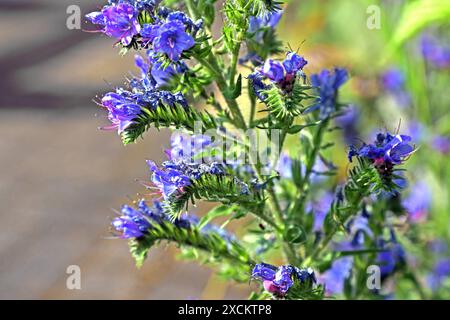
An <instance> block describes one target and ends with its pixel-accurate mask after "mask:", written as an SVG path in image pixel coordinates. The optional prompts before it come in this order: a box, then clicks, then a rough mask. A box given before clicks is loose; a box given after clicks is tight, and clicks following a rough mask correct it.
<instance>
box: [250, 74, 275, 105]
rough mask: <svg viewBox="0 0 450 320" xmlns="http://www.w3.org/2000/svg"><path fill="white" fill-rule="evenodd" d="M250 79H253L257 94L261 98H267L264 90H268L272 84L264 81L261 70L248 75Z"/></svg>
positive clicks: (252, 82)
mask: <svg viewBox="0 0 450 320" xmlns="http://www.w3.org/2000/svg"><path fill="white" fill-rule="evenodd" d="M248 79H249V80H250V81H251V85H252V89H253V92H254V93H255V96H256V97H257V98H258V99H259V100H261V101H264V100H265V99H266V94H265V93H264V91H265V90H268V89H269V88H270V86H268V85H267V84H265V83H264V77H263V75H262V74H261V73H259V72H254V73H252V74H250V75H249V76H248Z"/></svg>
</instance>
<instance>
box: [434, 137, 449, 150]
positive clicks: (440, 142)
mask: <svg viewBox="0 0 450 320" xmlns="http://www.w3.org/2000/svg"><path fill="white" fill-rule="evenodd" d="M431 146H432V147H433V148H434V149H435V150H437V151H438V152H440V153H442V154H444V155H446V154H448V153H450V137H447V136H441V135H437V136H435V137H434V138H433V140H432V142H431Z"/></svg>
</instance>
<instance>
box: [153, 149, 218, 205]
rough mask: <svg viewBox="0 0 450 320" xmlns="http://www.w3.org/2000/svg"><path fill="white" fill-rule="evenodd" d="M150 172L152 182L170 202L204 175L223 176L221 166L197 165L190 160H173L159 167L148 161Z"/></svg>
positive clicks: (214, 163)
mask: <svg viewBox="0 0 450 320" xmlns="http://www.w3.org/2000/svg"><path fill="white" fill-rule="evenodd" d="M147 164H148V166H149V168H150V171H152V172H153V174H152V178H151V182H152V183H153V185H154V186H156V187H157V189H158V193H160V194H161V195H162V196H163V197H164V199H165V200H170V198H172V197H173V196H177V195H179V194H181V193H183V192H184V190H183V189H184V188H185V187H187V186H189V185H191V184H192V180H197V179H199V178H200V177H201V176H202V175H204V174H212V175H223V174H224V169H223V167H222V165H221V164H219V163H217V162H213V163H211V164H206V163H197V162H194V161H192V160H191V159H189V158H178V159H171V160H169V161H165V162H163V163H162V165H161V166H160V167H158V166H157V165H156V164H155V163H154V162H153V161H150V160H147Z"/></svg>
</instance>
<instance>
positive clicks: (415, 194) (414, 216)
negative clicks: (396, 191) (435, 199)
mask: <svg viewBox="0 0 450 320" xmlns="http://www.w3.org/2000/svg"><path fill="white" fill-rule="evenodd" d="M403 206H404V207H405V209H406V212H407V213H408V217H409V219H410V220H411V221H412V222H413V223H418V222H421V221H424V220H425V219H426V217H427V215H428V210H429V209H430V206H431V190H430V187H429V186H428V185H427V184H426V183H424V182H419V183H417V184H415V185H414V186H413V188H412V190H411V192H410V194H409V196H408V197H407V198H406V199H404V200H403Z"/></svg>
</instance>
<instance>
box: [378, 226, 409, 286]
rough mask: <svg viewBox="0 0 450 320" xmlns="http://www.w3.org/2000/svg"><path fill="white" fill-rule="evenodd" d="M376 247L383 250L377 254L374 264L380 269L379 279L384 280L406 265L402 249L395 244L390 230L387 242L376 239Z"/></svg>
mask: <svg viewBox="0 0 450 320" xmlns="http://www.w3.org/2000/svg"><path fill="white" fill-rule="evenodd" d="M377 246H378V248H379V249H382V250H384V251H381V252H380V253H378V255H377V259H376V263H377V264H378V265H379V267H380V271H381V278H382V279H384V278H386V277H388V276H390V275H392V274H393V273H394V272H395V271H396V270H397V269H398V268H399V267H401V266H402V265H404V264H405V263H406V254H405V250H404V249H403V247H402V246H401V245H400V244H399V243H398V242H397V240H396V237H395V234H394V231H393V230H391V237H390V239H389V240H388V241H385V240H384V239H378V244H377Z"/></svg>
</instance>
